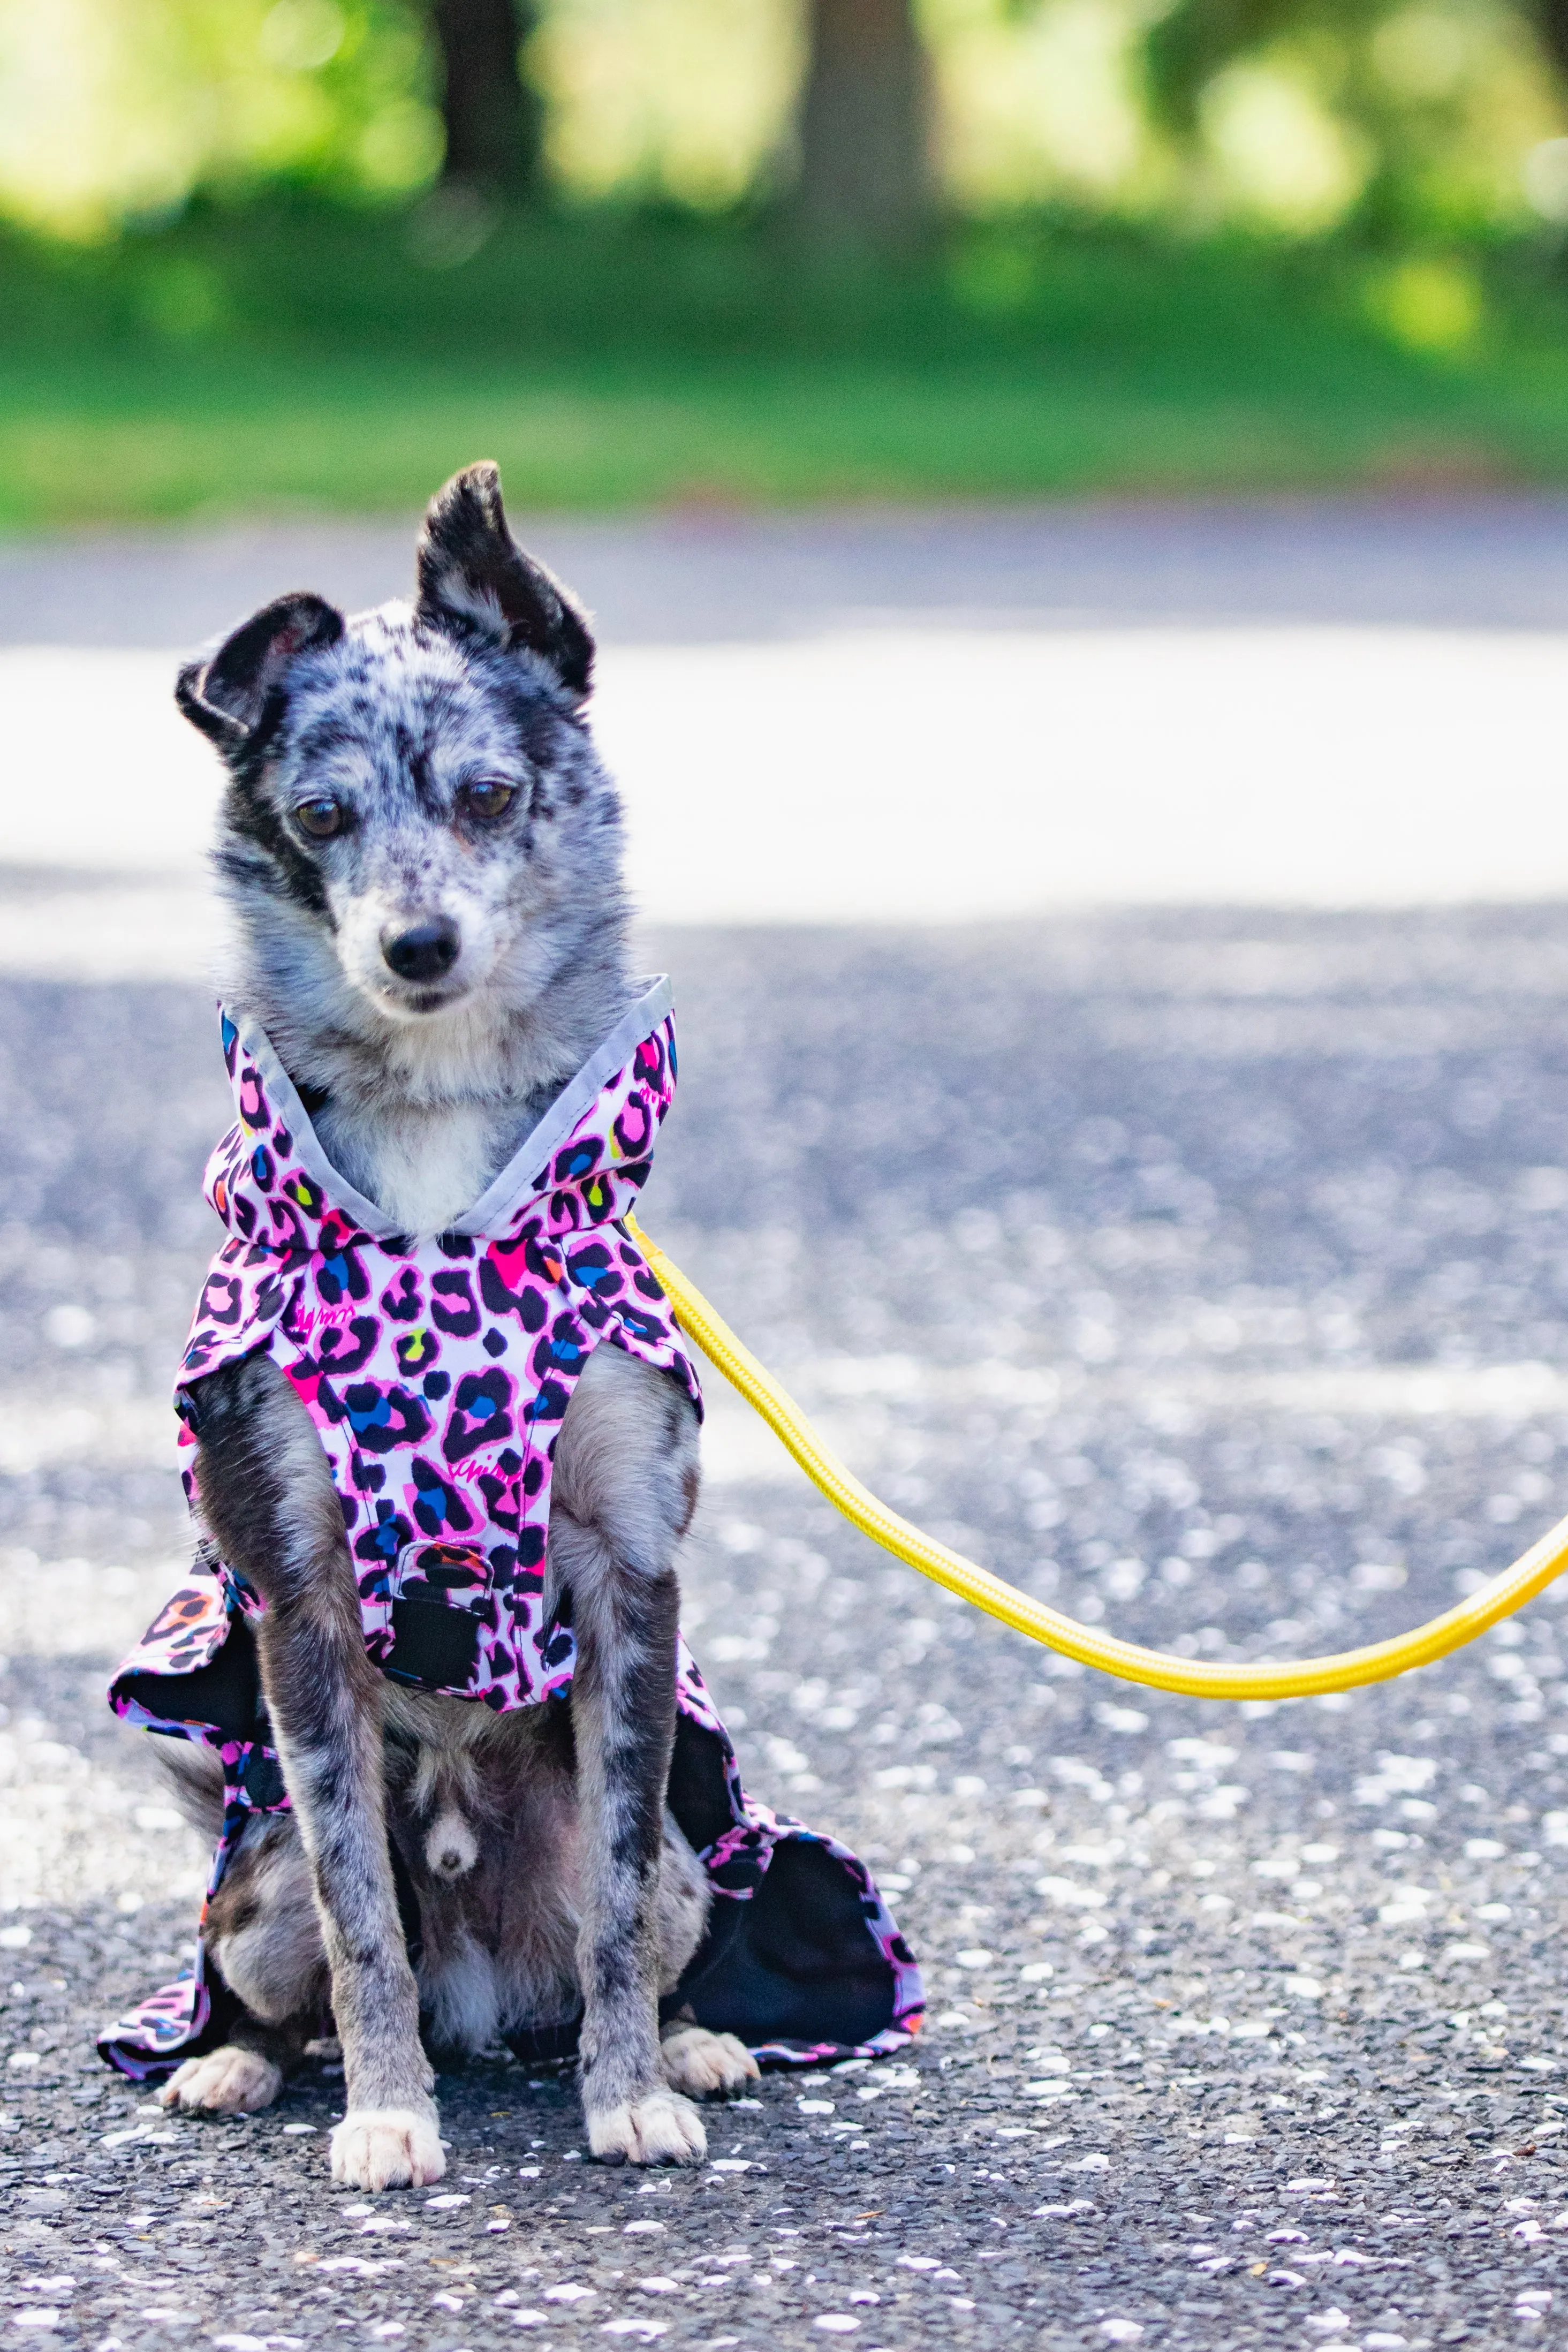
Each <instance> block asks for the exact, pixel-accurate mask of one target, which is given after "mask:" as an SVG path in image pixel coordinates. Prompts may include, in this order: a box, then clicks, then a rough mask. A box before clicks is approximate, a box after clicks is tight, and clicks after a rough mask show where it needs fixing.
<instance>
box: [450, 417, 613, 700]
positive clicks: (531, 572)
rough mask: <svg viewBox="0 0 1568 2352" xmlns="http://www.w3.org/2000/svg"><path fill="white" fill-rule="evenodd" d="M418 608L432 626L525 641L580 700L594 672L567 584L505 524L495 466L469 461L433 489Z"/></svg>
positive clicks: (583, 622) (585, 631)
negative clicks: (528, 551) (441, 486)
mask: <svg viewBox="0 0 1568 2352" xmlns="http://www.w3.org/2000/svg"><path fill="white" fill-rule="evenodd" d="M415 610H416V611H417V612H418V614H419V615H420V617H421V619H422V620H424V621H428V622H430V623H432V624H433V625H434V626H436V627H437V628H440V627H443V626H450V625H452V624H453V623H454V622H455V623H456V624H457V625H459V627H461V628H465V629H470V630H477V631H478V632H479V633H480V634H481V635H485V636H488V637H490V638H492V639H494V640H495V641H496V642H497V644H500V645H504V646H527V647H528V650H529V651H530V652H531V653H536V654H539V655H541V656H543V658H544V659H545V660H546V661H547V662H549V666H550V667H551V668H552V669H553V670H554V672H555V674H556V676H557V677H559V679H560V681H561V684H562V685H563V686H564V687H566V688H567V689H568V690H569V692H570V693H571V694H574V695H575V696H576V697H577V698H578V699H579V701H584V700H586V699H587V696H588V691H589V687H590V683H591V679H592V676H593V638H592V636H591V634H590V631H589V626H588V622H587V619H586V617H585V615H584V614H583V613H582V611H581V609H580V606H579V605H578V604H577V602H576V600H575V598H574V597H573V596H572V595H571V593H570V590H568V589H566V588H563V587H562V586H561V584H560V582H559V580H557V579H555V578H554V577H553V576H552V575H551V574H550V573H549V572H547V571H546V570H545V567H544V565H543V564H542V563H536V562H534V559H533V557H532V556H531V555H525V554H524V553H523V551H522V549H521V548H520V547H519V546H518V545H517V541H516V540H515V539H514V538H513V537H512V534H511V532H510V530H508V529H507V515H506V509H505V508H504V507H503V506H502V504H501V476H500V472H499V469H498V468H497V467H495V466H493V465H489V464H485V465H479V466H467V467H465V468H464V470H463V472H462V473H460V474H454V476H453V477H452V479H451V480H450V481H449V482H448V483H447V485H446V487H445V488H444V489H442V490H437V492H436V494H435V496H434V498H433V499H431V501H430V510H429V512H428V513H427V514H426V516H425V518H424V529H423V531H422V532H421V533H420V539H419V598H418V602H417V604H416V606H415Z"/></svg>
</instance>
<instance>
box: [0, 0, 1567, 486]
mask: <svg viewBox="0 0 1568 2352" xmlns="http://www.w3.org/2000/svg"><path fill="white" fill-rule="evenodd" d="M1565 131H1568V9H1565V8H1564V7H1563V5H1562V0H431V5H419V0H58V5H52V6H50V7H48V8H37V7H35V6H32V5H28V0H4V5H0V220H3V221H4V229H3V232H0V522H10V523H13V524H29V523H52V522H82V521H90V520H101V519H104V518H116V519H122V520H135V519H138V518H149V517H159V518H163V517H171V516H178V515H188V514H193V513H210V512H213V511H218V510H227V511H235V510H239V511H254V510H255V509H256V508H257V507H273V508H277V507H279V506H282V507H287V506H289V505H297V504H298V503H300V502H314V503H318V504H319V503H321V502H328V503H329V504H331V505H332V506H334V507H337V508H340V509H342V508H351V509H365V508H377V507H385V506H388V505H394V504H400V503H408V502H412V501H413V499H416V498H418V497H420V496H422V495H423V494H425V493H426V492H427V490H428V487H429V484H430V481H431V479H432V478H436V477H439V476H440V475H442V474H444V472H446V471H448V470H450V468H451V467H452V466H453V465H455V463H457V462H459V461H460V460H461V459H462V458H463V457H465V456H467V455H471V454H472V452H473V450H474V449H475V447H476V446H485V447H486V448H487V449H488V450H489V451H490V452H491V454H493V455H495V456H497V457H499V458H500V459H501V460H502V462H503V464H504V466H505V467H506V468H507V478H508V482H509V484H510V486H511V489H512V494H513V496H514V498H517V499H522V500H524V501H526V502H528V503H532V504H541V503H542V504H548V505H550V506H555V507H560V506H568V507H591V508H595V509H602V508H605V507H609V506H620V505H624V504H626V503H628V502H636V501H646V500H649V499H656V500H660V501H664V502H669V501H677V502H685V503H687V504H695V505H698V506H703V505H707V506H718V507H721V508H722V507H723V506H725V505H727V504H729V503H733V502H735V501H741V502H746V501H750V500H755V499H759V498H761V499H770V498H782V499H792V500H797V501H798V500H800V499H821V498H832V497H841V496H852V497H855V498H862V499H863V498H866V497H883V496H893V497H899V498H907V497H911V496H920V495H925V496H940V497H952V496H954V495H962V496H970V497H973V496H980V497H987V498H994V497H998V496H1018V495H1030V496H1039V495H1040V494H1042V493H1049V492H1054V491H1061V490H1083V489H1085V488H1098V489H1103V488H1115V489H1124V490H1135V491H1147V490H1150V489H1171V488H1186V489H1188V490H1190V489H1192V488H1199V487H1201V488H1232V487H1240V488H1258V487H1260V486H1273V487H1280V486H1292V485H1302V484H1322V483H1325V482H1334V481H1354V482H1373V483H1378V484H1382V485H1385V486H1388V485H1394V486H1410V485H1416V486H1425V487H1427V488H1430V487H1432V486H1433V485H1450V486H1451V485H1453V484H1455V483H1468V484H1472V485H1473V484H1477V483H1494V482H1499V481H1509V480H1517V479H1521V478H1555V477H1557V476H1559V475H1560V474H1561V473H1562V471H1563V467H1564V466H1565V465H1568V426H1565V424H1564V409H1563V380H1564V367H1565V365H1568V307H1565V297H1564V287H1565V283H1568V272H1565V266H1564V259H1563V252H1564V239H1565V236H1568V137H1565V136H1564V133H1565Z"/></svg>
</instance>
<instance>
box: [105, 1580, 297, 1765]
mask: <svg viewBox="0 0 1568 2352" xmlns="http://www.w3.org/2000/svg"><path fill="white" fill-rule="evenodd" d="M114 1687H115V1689H116V1690H117V1691H120V1692H121V1693H123V1694H124V1696H126V1697H127V1698H132V1699H135V1700H136V1702H137V1703H138V1705H139V1706H144V1707H145V1708H146V1709H147V1711H148V1713H149V1714H150V1715H162V1716H172V1715H173V1714H174V1713H175V1712H176V1710H177V1709H179V1710H182V1711H183V1720H184V1721H185V1722H187V1723H209V1724H212V1725H213V1726H214V1727H215V1728H216V1729H217V1730H218V1731H220V1732H222V1734H223V1736H224V1738H225V1739H240V1740H245V1739H259V1738H262V1737H263V1736H264V1727H263V1725H262V1722H261V1677H260V1675H258V1674H257V1672H256V1636H255V1635H254V1634H253V1633H252V1632H251V1630H250V1626H249V1624H248V1623H247V1622H246V1619H245V1618H244V1617H242V1616H241V1615H240V1614H239V1613H238V1612H237V1611H236V1612H235V1614H234V1615H233V1616H232V1617H231V1618H230V1619H229V1630H228V1633H227V1636H226V1638H225V1642H224V1645H223V1647H222V1649H221V1650H219V1652H218V1653H217V1655H216V1656H215V1657H214V1658H211V1659H209V1660H208V1662H207V1664H205V1665H204V1666H197V1667H195V1668H194V1669H193V1672H192V1673H190V1674H188V1675H172V1674H157V1675H138V1674H129V1675H119V1676H118V1677H117V1678H116V1681H115V1685H114Z"/></svg>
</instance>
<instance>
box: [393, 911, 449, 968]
mask: <svg viewBox="0 0 1568 2352" xmlns="http://www.w3.org/2000/svg"><path fill="white" fill-rule="evenodd" d="M462 944H463V941H462V939H461V937H460V936H459V933H458V929H457V926H456V924H455V922H454V921H453V920H452V918H451V916H450V915H434V916H433V917H432V918H431V919H430V921H429V922H427V923H410V924H409V926H408V928H407V929H406V930H402V931H397V930H393V929H392V926H391V924H390V923H389V924H388V926H387V928H386V929H385V930H384V931H383V932H382V955H383V956H384V957H385V959H386V961H387V962H388V963H389V964H391V966H392V970H393V971H395V972H396V974H397V976H398V978H399V979H400V980H439V979H440V978H441V975H442V973H443V972H446V971H451V969H452V967H453V965H454V964H455V962H456V961H457V951H458V949H459V948H460V947H461V946H462Z"/></svg>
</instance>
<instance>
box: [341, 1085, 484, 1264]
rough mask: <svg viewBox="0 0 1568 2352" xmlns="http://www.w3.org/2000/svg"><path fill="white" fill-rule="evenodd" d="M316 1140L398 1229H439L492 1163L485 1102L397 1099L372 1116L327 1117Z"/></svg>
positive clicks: (472, 1196)
mask: <svg viewBox="0 0 1568 2352" xmlns="http://www.w3.org/2000/svg"><path fill="white" fill-rule="evenodd" d="M322 1142H323V1144H324V1146H325V1147H326V1150H327V1151H328V1154H329V1157H330V1159H331V1160H333V1162H334V1164H335V1165H336V1166H338V1167H340V1168H341V1170H342V1171H343V1173H344V1175H345V1176H347V1177H348V1179H349V1181H350V1183H351V1184H353V1185H354V1186H355V1187H356V1188H357V1189H358V1190H359V1191H360V1192H363V1193H364V1195H365V1197H366V1199H367V1200H371V1201H373V1202H375V1204H376V1206H377V1208H379V1209H382V1210H384V1211H385V1213H386V1214H387V1215H388V1216H389V1217H391V1218H392V1221H393V1223H395V1224H396V1225H397V1226H398V1227H399V1229H400V1230H401V1231H402V1232H403V1233H406V1234H416V1235H417V1234H444V1233H445V1232H446V1231H447V1230H448V1229H449V1228H450V1227H451V1225H452V1224H453V1223H454V1222H455V1220H456V1219H457V1218H458V1217H460V1216H462V1215H463V1214H464V1213H465V1211H466V1210H468V1209H471V1208H472V1207H473V1206H474V1204H475V1202H476V1201H477V1200H478V1198H479V1196H480V1194H481V1193H482V1192H484V1190H485V1188H486V1185H487V1184H488V1183H489V1181H490V1180H491V1178H492V1176H493V1175H494V1174H495V1172H496V1169H497V1118H496V1111H495V1108H494V1106H493V1105H488V1104H479V1103H443V1104H442V1105H441V1106H440V1107H439V1108H430V1109H426V1110H422V1109H420V1108H416V1107H414V1106H413V1105H404V1106H400V1108H398V1110H397V1111H396V1112H394V1113H393V1114H392V1115H391V1116H383V1117H382V1118H377V1119H374V1120H363V1121H361V1120H354V1121H353V1122H351V1123H350V1122H349V1121H347V1120H342V1121H333V1122H332V1123H331V1126H330V1129H329V1131H328V1132H325V1133H323V1135H322Z"/></svg>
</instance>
